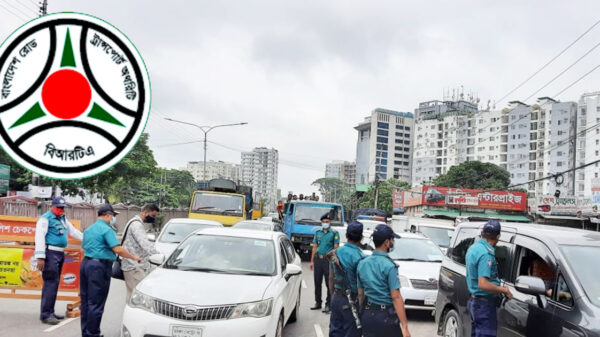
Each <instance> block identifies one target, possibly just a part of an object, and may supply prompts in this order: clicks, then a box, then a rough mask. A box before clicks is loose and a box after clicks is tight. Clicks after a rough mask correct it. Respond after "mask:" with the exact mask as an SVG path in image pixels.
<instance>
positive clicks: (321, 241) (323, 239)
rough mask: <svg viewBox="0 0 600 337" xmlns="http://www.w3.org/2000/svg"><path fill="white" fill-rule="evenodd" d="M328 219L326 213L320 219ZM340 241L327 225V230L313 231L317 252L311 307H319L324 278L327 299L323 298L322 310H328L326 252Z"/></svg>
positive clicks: (337, 234) (327, 264) (328, 294)
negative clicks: (323, 306) (312, 304)
mask: <svg viewBox="0 0 600 337" xmlns="http://www.w3.org/2000/svg"><path fill="white" fill-rule="evenodd" d="M324 219H329V217H328V216H327V215H324V216H323V217H321V220H324ZM339 243H340V234H339V233H338V232H337V231H335V230H334V229H332V228H331V227H329V229H328V230H327V232H325V230H323V229H319V230H318V231H317V232H316V233H315V238H314V239H313V245H316V246H317V254H316V255H315V258H314V281H315V303H316V305H315V306H314V307H313V308H311V309H319V308H321V303H322V301H323V298H322V293H321V283H322V282H323V279H325V286H326V287H327V299H326V300H325V308H324V309H323V311H324V312H329V306H330V304H331V303H330V302H331V294H330V293H329V260H327V256H326V255H327V253H328V252H329V251H330V250H332V249H334V248H335V245H338V244H339Z"/></svg>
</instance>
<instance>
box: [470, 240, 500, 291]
mask: <svg viewBox="0 0 600 337" xmlns="http://www.w3.org/2000/svg"><path fill="white" fill-rule="evenodd" d="M495 252H496V250H495V249H494V247H492V245H490V244H489V243H488V242H487V241H486V240H484V239H479V240H477V242H475V243H474V244H473V245H472V246H471V247H469V250H467V257H466V259H467V261H466V263H467V286H468V287H469V292H470V293H471V295H473V296H484V297H494V296H496V295H495V294H492V293H489V292H487V291H483V290H481V289H479V278H480V277H487V278H488V280H490V282H492V283H493V284H495V285H497V286H499V285H500V279H499V278H498V264H497V263H496V257H495V255H494V254H495Z"/></svg>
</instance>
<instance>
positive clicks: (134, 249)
mask: <svg viewBox="0 0 600 337" xmlns="http://www.w3.org/2000/svg"><path fill="white" fill-rule="evenodd" d="M158 212H159V209H158V206H156V205H155V204H147V205H145V206H144V207H142V212H141V213H140V214H139V215H136V216H134V217H133V218H132V219H131V220H129V222H128V223H127V226H126V227H125V230H124V231H123V235H124V241H123V247H125V249H127V250H128V251H130V252H131V253H132V254H134V255H137V256H139V257H141V258H142V263H141V264H138V263H135V262H134V261H131V260H127V259H125V260H123V261H122V262H121V270H123V276H124V277H125V285H126V286H127V300H129V298H130V297H131V293H132V292H133V289H135V286H137V285H138V283H140V282H141V281H142V279H143V278H144V277H145V276H146V274H147V273H148V270H149V269H150V263H148V257H149V256H150V255H152V254H157V253H158V251H157V250H156V249H155V248H154V243H153V242H150V240H148V236H147V235H146V230H145V228H144V222H145V223H150V224H151V223H154V220H155V219H156V215H157V214H158Z"/></svg>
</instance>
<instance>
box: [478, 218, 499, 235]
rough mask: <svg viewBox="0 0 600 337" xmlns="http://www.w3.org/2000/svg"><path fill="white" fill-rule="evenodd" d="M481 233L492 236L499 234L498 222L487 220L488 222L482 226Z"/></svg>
mask: <svg viewBox="0 0 600 337" xmlns="http://www.w3.org/2000/svg"><path fill="white" fill-rule="evenodd" d="M481 232H482V233H489V234H492V235H498V234H500V222H498V220H488V222H486V223H485V225H483V229H482V230H481Z"/></svg>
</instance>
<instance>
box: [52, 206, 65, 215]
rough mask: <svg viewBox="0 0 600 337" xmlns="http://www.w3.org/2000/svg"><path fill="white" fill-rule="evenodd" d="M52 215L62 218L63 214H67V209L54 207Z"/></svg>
mask: <svg viewBox="0 0 600 337" xmlns="http://www.w3.org/2000/svg"><path fill="white" fill-rule="evenodd" d="M52 214H54V215H56V216H62V215H63V214H65V209H64V208H58V207H52Z"/></svg>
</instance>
